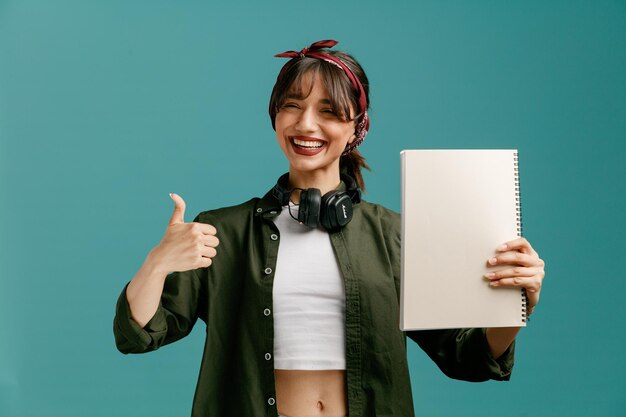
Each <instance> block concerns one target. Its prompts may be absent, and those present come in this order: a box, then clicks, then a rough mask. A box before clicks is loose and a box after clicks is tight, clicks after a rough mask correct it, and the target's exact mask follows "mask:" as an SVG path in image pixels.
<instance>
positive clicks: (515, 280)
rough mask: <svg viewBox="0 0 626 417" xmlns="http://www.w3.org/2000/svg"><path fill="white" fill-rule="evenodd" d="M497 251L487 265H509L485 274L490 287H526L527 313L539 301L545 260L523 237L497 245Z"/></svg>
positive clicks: (530, 311)
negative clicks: (509, 266)
mask: <svg viewBox="0 0 626 417" xmlns="http://www.w3.org/2000/svg"><path fill="white" fill-rule="evenodd" d="M496 250H497V251H498V252H499V253H498V254H497V255H495V256H493V257H492V258H490V259H489V260H488V261H487V264H488V265H489V266H496V265H498V266H502V265H511V266H512V267H511V268H506V269H501V270H498V271H494V272H489V273H487V274H485V277H486V278H488V279H489V280H491V282H490V283H489V285H491V286H492V287H521V288H525V289H526V294H527V297H528V314H530V313H532V311H533V309H534V307H535V306H536V305H537V303H538V302H539V294H540V292H541V285H542V282H543V279H544V277H545V271H544V266H545V262H544V261H543V260H542V259H541V258H540V257H539V254H538V253H537V252H536V251H535V250H534V249H533V247H532V246H531V245H530V242H528V241H527V240H526V239H525V238H523V237H520V238H517V239H515V240H512V241H510V242H506V243H505V244H503V245H501V246H499V247H498V248H497V249H496Z"/></svg>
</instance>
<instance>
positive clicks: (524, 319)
mask: <svg viewBox="0 0 626 417" xmlns="http://www.w3.org/2000/svg"><path fill="white" fill-rule="evenodd" d="M513 167H514V168H513V170H514V171H515V212H516V217H517V236H518V237H521V236H522V200H521V198H520V186H519V158H518V154H517V151H515V152H514V153H513ZM527 305H528V294H526V289H525V288H522V322H523V323H526V322H527V321H528V316H527V312H526V306H527Z"/></svg>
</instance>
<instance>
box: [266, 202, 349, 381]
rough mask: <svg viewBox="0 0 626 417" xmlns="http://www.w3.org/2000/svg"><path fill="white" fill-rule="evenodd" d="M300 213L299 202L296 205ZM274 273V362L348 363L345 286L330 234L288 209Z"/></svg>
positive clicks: (314, 366) (318, 366) (280, 223)
mask: <svg viewBox="0 0 626 417" xmlns="http://www.w3.org/2000/svg"><path fill="white" fill-rule="evenodd" d="M291 212H292V214H293V215H294V217H296V218H297V217H298V207H297V206H294V205H291ZM274 222H275V224H276V227H278V230H279V232H280V245H279V246H278V259H277V262H276V273H275V274H274V287H273V298H274V307H273V308H274V368H275V369H306V370H322V369H346V355H345V288H344V282H343V277H342V276H341V272H340V270H339V265H338V263H337V258H336V256H335V253H334V251H333V248H332V245H331V243H330V236H329V235H328V233H327V232H326V231H325V230H323V229H321V228H317V229H310V228H308V227H307V226H304V225H302V224H300V223H298V222H297V221H296V220H294V219H293V218H292V217H291V216H290V215H289V208H288V207H287V206H284V207H283V210H282V211H281V213H280V214H279V215H278V217H277V218H276V219H275V220H274Z"/></svg>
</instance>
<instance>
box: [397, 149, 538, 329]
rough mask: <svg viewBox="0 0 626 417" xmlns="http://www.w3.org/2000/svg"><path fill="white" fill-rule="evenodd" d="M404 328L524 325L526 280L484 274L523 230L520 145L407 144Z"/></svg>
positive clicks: (404, 165)
mask: <svg viewBox="0 0 626 417" xmlns="http://www.w3.org/2000/svg"><path fill="white" fill-rule="evenodd" d="M400 157H401V164H402V284H401V296H400V329H402V330H418V329H446V328H461V327H509V326H525V324H526V307H525V306H526V296H525V292H524V291H523V290H521V289H520V288H502V287H500V288H492V287H490V286H489V282H488V280H487V279H485V278H484V277H483V275H484V274H485V273H487V272H490V271H497V270H501V269H505V268H506V266H504V265H500V266H489V265H488V264H487V260H488V259H489V258H490V257H492V256H493V255H495V254H496V253H497V252H496V247H498V246H499V245H500V244H502V243H504V242H507V241H509V240H513V239H515V238H516V237H518V236H521V218H520V214H521V213H520V201H519V198H520V196H519V171H518V156H517V150H508V149H507V150H474V149H472V150H434V149H433V150H406V151H402V152H401V154H400Z"/></svg>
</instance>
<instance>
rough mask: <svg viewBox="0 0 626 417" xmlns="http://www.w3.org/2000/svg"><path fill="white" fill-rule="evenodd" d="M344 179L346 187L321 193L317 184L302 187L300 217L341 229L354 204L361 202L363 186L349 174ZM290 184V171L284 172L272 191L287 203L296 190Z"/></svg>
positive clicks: (306, 222)
mask: <svg viewBox="0 0 626 417" xmlns="http://www.w3.org/2000/svg"><path fill="white" fill-rule="evenodd" d="M341 180H342V181H343V182H344V183H345V184H346V188H347V189H346V190H345V191H341V190H333V191H329V192H328V193H326V194H324V195H323V196H322V193H321V191H320V190H319V189H317V188H307V189H304V190H302V189H300V190H301V191H300V206H299V209H298V219H297V220H298V221H299V222H300V223H302V224H304V225H306V226H308V227H311V228H315V227H317V226H318V225H321V226H322V227H323V228H324V229H326V230H328V231H335V230H339V229H341V228H342V227H343V226H345V225H346V224H348V223H350V220H352V205H353V204H358V203H360V202H361V189H360V188H359V186H358V185H357V183H356V181H355V180H354V179H353V178H352V177H351V176H349V175H347V174H341ZM288 187H289V173H286V174H283V175H282V176H281V177H280V178H279V179H278V181H277V182H276V185H275V186H274V188H272V194H273V195H274V197H276V198H277V199H278V201H280V204H281V205H283V206H285V205H288V204H289V198H290V196H291V193H292V192H293V191H294V190H297V189H299V188H291V189H290V188H288Z"/></svg>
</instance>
